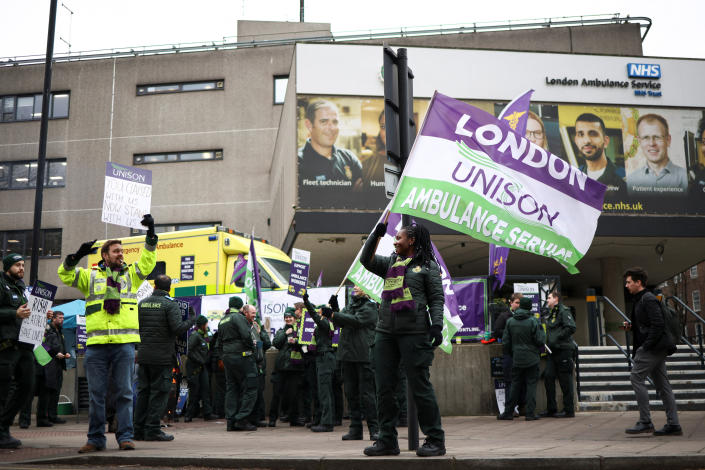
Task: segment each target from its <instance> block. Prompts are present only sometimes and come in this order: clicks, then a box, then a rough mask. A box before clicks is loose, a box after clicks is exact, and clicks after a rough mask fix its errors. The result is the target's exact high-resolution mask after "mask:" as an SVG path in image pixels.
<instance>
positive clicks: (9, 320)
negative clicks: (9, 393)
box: [0, 273, 32, 380]
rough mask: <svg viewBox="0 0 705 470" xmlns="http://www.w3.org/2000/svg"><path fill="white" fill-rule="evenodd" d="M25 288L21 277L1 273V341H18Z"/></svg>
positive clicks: (24, 300)
mask: <svg viewBox="0 0 705 470" xmlns="http://www.w3.org/2000/svg"><path fill="white" fill-rule="evenodd" d="M24 289H25V285H24V282H23V281H22V280H21V279H18V280H14V279H12V278H11V277H10V276H8V275H7V273H0V341H5V340H8V339H10V340H15V341H17V338H18V337H19V334H20V326H21V325H22V320H21V319H19V318H17V309H18V308H20V307H21V306H22V305H24V304H26V303H27V299H26V298H25V296H24ZM28 347H29V348H30V349H31V347H32V346H31V345H29V346H28ZM3 380H5V379H3Z"/></svg>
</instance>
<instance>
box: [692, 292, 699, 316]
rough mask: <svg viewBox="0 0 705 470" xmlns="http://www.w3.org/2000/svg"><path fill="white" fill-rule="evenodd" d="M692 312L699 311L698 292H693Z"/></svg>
mask: <svg viewBox="0 0 705 470" xmlns="http://www.w3.org/2000/svg"><path fill="white" fill-rule="evenodd" d="M693 310H694V311H696V312H699V311H700V291H699V290H694V291H693Z"/></svg>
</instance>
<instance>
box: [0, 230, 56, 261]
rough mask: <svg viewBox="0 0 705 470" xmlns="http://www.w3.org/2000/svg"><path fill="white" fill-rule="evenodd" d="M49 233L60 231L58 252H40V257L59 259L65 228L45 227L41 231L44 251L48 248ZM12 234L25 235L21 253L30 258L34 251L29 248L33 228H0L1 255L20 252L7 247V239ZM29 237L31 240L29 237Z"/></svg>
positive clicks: (41, 242)
mask: <svg viewBox="0 0 705 470" xmlns="http://www.w3.org/2000/svg"><path fill="white" fill-rule="evenodd" d="M49 233H58V234H59V251H58V253H56V254H51V255H44V254H42V253H40V254H39V258H40V259H58V258H61V243H62V241H63V229H61V228H43V229H41V231H40V237H39V243H40V248H41V249H42V251H44V249H45V248H46V239H47V234H49ZM11 234H16V235H19V234H21V235H22V236H23V237H24V240H25V242H24V243H23V247H22V252H21V253H20V254H21V255H22V256H24V257H25V258H29V257H31V256H32V252H31V251H30V250H28V249H27V245H28V244H29V242H31V237H32V229H25V230H0V255H2V256H3V257H4V256H5V255H7V254H9V253H14V252H17V253H19V251H18V250H12V249H10V248H8V247H7V240H8V237H9V236H10V235H11ZM27 237H29V241H28V238H27Z"/></svg>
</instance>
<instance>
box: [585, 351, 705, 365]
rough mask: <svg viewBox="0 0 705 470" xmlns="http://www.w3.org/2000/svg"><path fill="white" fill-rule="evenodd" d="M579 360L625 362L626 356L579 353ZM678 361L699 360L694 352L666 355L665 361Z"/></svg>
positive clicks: (620, 354)
mask: <svg viewBox="0 0 705 470" xmlns="http://www.w3.org/2000/svg"><path fill="white" fill-rule="evenodd" d="M578 358H579V360H580V364H581V365H582V364H587V363H591V362H605V361H608V362H620V361H622V362H626V360H627V358H626V357H624V354H622V353H620V352H618V353H616V354H582V353H581V354H580V355H579V356H578ZM680 361H700V359H698V356H697V354H695V353H694V352H692V351H691V352H686V351H682V352H680V351H679V352H677V353H675V354H673V355H672V356H668V359H666V362H667V363H669V362H680Z"/></svg>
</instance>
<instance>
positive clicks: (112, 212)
mask: <svg viewBox="0 0 705 470" xmlns="http://www.w3.org/2000/svg"><path fill="white" fill-rule="evenodd" d="M151 205H152V172H151V171H150V170H142V169H140V168H134V167H131V166H125V165H118V164H117V163H112V162H107V163H106V164H105V191H104V193H103V213H102V215H101V218H100V220H101V222H107V223H109V224H115V225H122V226H123V227H131V228H136V229H140V230H144V225H142V224H141V223H140V221H141V220H142V217H143V216H144V214H149V212H150V206H151Z"/></svg>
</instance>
